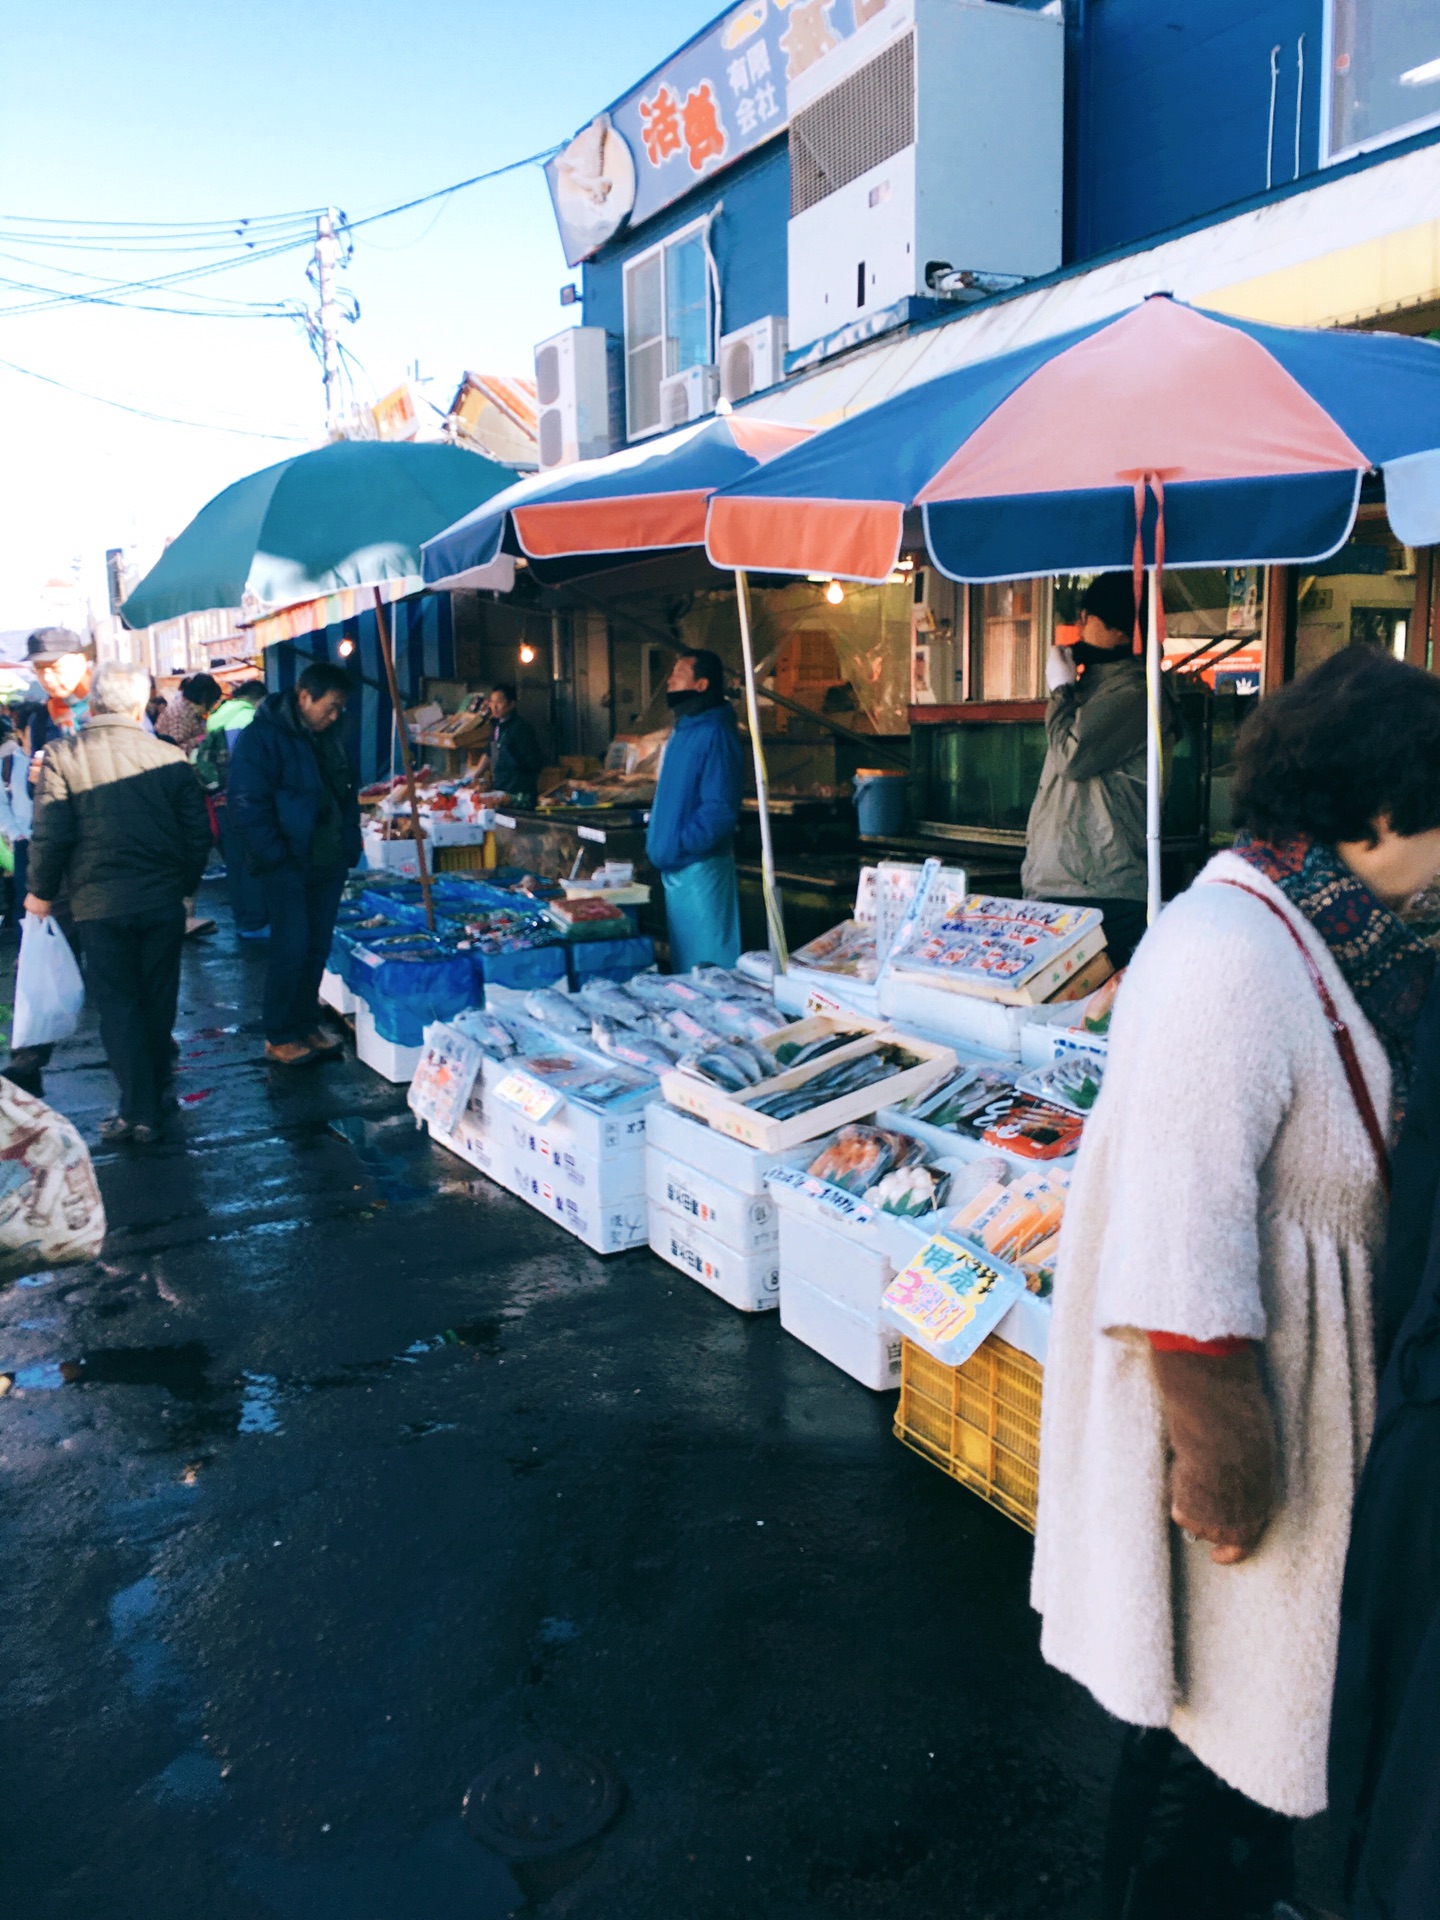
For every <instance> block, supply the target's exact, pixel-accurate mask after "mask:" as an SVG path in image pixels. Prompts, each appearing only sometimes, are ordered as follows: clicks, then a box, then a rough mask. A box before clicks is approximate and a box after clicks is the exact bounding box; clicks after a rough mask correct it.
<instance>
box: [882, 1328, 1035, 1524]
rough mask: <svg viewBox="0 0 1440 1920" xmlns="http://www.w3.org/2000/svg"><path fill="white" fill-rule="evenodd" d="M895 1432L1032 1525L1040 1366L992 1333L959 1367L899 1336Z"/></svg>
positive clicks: (1011, 1515)
mask: <svg viewBox="0 0 1440 1920" xmlns="http://www.w3.org/2000/svg"><path fill="white" fill-rule="evenodd" d="M900 1351H901V1358H900V1405H899V1407H898V1408H897V1409H896V1413H895V1437H896V1439H897V1440H903V1441H904V1442H905V1445H906V1446H907V1447H913V1448H914V1450H915V1452H916V1453H920V1454H923V1455H924V1456H925V1458H926V1459H927V1460H933V1461H934V1463H935V1465H936V1466H937V1467H941V1468H943V1469H944V1471H945V1472H946V1473H948V1474H950V1475H951V1476H952V1477H953V1478H954V1479H956V1480H958V1481H959V1482H960V1483H961V1485H962V1486H966V1487H969V1488H971V1489H972V1491H973V1492H975V1493H978V1494H979V1495H980V1497H981V1499H982V1500H988V1501H989V1502H990V1504H991V1506H992V1507H998V1508H999V1509H1000V1511H1001V1513H1003V1514H1006V1515H1008V1516H1009V1518H1010V1519H1012V1520H1014V1521H1015V1522H1016V1523H1017V1524H1018V1525H1020V1526H1022V1527H1025V1528H1026V1529H1028V1531H1029V1532H1031V1533H1033V1532H1034V1531H1035V1512H1036V1506H1037V1502H1038V1497H1039V1487H1040V1389H1041V1385H1042V1382H1043V1380H1044V1369H1043V1368H1042V1367H1041V1365H1040V1364H1039V1362H1038V1361H1036V1360H1032V1359H1031V1358H1030V1356H1029V1354H1026V1353H1021V1352H1020V1351H1019V1350H1018V1349H1017V1348H1015V1347H1012V1346H1010V1345H1009V1344H1008V1343H1007V1342H1006V1341H1004V1340H997V1339H996V1338H995V1336H994V1335H993V1334H992V1335H991V1336H990V1338H989V1339H988V1340H986V1341H985V1342H984V1344H983V1345H982V1346H981V1347H979V1348H978V1349H977V1351H976V1352H975V1353H973V1354H972V1355H971V1356H970V1358H969V1359H968V1360H967V1361H966V1362H965V1364H964V1366H961V1367H947V1366H945V1365H944V1364H943V1363H942V1362H941V1361H939V1360H935V1359H932V1358H931V1356H930V1355H929V1354H928V1353H926V1351H925V1349H924V1348H923V1347H917V1346H916V1345H915V1343H914V1342H913V1341H912V1340H905V1341H903V1342H902V1343H901V1350H900Z"/></svg>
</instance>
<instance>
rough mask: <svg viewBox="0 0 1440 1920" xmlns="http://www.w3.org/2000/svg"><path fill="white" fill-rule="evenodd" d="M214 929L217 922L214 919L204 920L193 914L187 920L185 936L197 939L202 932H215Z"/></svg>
mask: <svg viewBox="0 0 1440 1920" xmlns="http://www.w3.org/2000/svg"><path fill="white" fill-rule="evenodd" d="M214 931H215V922H214V921H213V920H202V919H200V918H199V917H198V916H197V915H195V914H192V915H191V916H190V918H189V919H188V920H187V921H186V922H185V938H186V939H187V940H195V939H198V938H199V936H200V935H201V934H202V933H213V932H214Z"/></svg>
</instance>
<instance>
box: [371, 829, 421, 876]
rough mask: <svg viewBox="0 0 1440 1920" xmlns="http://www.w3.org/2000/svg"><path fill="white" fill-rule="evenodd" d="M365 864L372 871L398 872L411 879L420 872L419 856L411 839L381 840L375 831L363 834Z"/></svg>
mask: <svg viewBox="0 0 1440 1920" xmlns="http://www.w3.org/2000/svg"><path fill="white" fill-rule="evenodd" d="M365 864H366V866H367V867H369V868H370V870H371V872H372V873H377V872H386V873H399V874H403V875H405V876H407V877H408V878H409V879H411V880H413V879H414V878H415V877H416V876H417V875H418V873H419V872H420V856H419V854H418V853H417V852H416V850H415V842H414V841H413V840H411V839H405V840H382V839H381V838H380V836H379V835H378V834H375V833H367V834H366V835H365Z"/></svg>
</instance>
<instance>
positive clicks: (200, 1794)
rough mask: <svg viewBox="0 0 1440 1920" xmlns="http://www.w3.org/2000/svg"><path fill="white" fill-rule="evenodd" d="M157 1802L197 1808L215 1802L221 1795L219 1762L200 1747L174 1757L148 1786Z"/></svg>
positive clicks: (222, 1789) (222, 1782) (222, 1786)
mask: <svg viewBox="0 0 1440 1920" xmlns="http://www.w3.org/2000/svg"><path fill="white" fill-rule="evenodd" d="M150 1790H151V1792H152V1793H153V1794H154V1795H155V1798H156V1799H157V1800H170V1801H174V1802H178V1803H179V1804H180V1805H182V1806H187V1807H199V1806H204V1805H205V1804H206V1803H207V1802H208V1801H211V1800H218V1799H219V1798H220V1796H221V1794H222V1793H224V1791H225V1783H224V1776H223V1775H222V1774H221V1771H220V1762H219V1761H218V1760H217V1759H216V1758H215V1756H214V1755H213V1754H210V1753H206V1751H205V1749H204V1748H203V1747H192V1748H191V1749H190V1750H189V1752H187V1753H177V1754H176V1756H175V1758H174V1759H173V1760H172V1761H171V1762H170V1764H169V1766H168V1767H166V1768H165V1770H164V1771H163V1772H162V1773H159V1774H157V1775H156V1776H155V1778H154V1780H153V1781H152V1782H151V1783H150Z"/></svg>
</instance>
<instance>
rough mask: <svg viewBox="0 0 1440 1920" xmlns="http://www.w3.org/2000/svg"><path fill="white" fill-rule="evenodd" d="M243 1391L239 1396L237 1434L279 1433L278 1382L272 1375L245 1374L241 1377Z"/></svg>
mask: <svg viewBox="0 0 1440 1920" xmlns="http://www.w3.org/2000/svg"><path fill="white" fill-rule="evenodd" d="M241 1377H242V1378H243V1380H244V1382H245V1391H244V1393H243V1394H242V1395H241V1396H240V1423H239V1425H238V1427H237V1428H236V1431H237V1432H238V1433H279V1432H280V1430H281V1429H280V1382H279V1381H278V1380H277V1379H276V1378H275V1376H274V1374H273V1373H247V1374H243V1375H242V1376H241Z"/></svg>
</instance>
